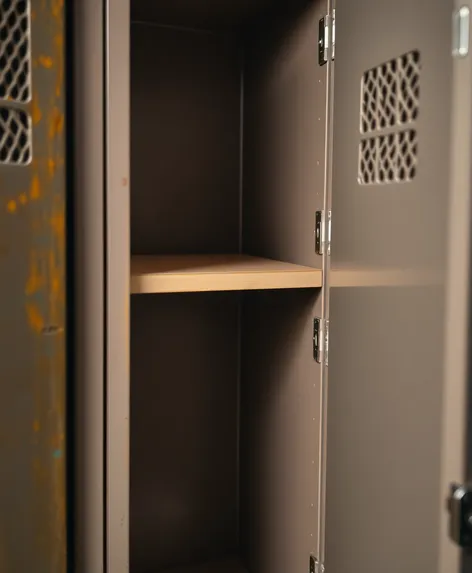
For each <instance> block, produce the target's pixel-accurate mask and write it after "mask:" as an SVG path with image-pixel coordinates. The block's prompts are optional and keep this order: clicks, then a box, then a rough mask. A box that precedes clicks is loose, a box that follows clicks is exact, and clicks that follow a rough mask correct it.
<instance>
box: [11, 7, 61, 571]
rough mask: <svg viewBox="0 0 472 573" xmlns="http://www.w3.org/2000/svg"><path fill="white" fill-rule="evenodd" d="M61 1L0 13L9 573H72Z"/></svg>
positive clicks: (15, 8)
mask: <svg viewBox="0 0 472 573" xmlns="http://www.w3.org/2000/svg"><path fill="white" fill-rule="evenodd" d="M66 42H67V37H66V26H65V9H64V5H63V2H61V1H59V0H47V1H41V0H28V1H26V0H2V2H0V295H1V300H2V306H1V312H0V317H1V318H0V353H1V359H0V460H1V462H0V466H1V470H0V489H1V493H0V570H2V571H5V572H16V571H28V570H29V571H37V572H38V573H39V572H44V573H46V572H50V573H53V572H54V573H64V572H65V570H66V562H67V554H66V547H67V527H66V523H67V519H66V517H67V512H68V511H69V509H70V507H69V503H68V495H67V494H68V488H67V484H66V466H67V465H68V456H69V454H68V451H67V449H66V434H67V433H68V430H69V426H68V420H69V418H68V416H67V410H68V387H67V384H66V380H67V374H66V373H67V368H68V363H67V360H66V355H67V352H66V348H67V345H68V342H69V340H70V338H69V331H68V327H69V318H70V317H69V316H68V313H67V307H66V305H67V304H68V300H69V297H70V290H69V288H68V283H67V275H68V261H69V259H68V256H67V248H68V245H69V236H68V232H67V229H68V222H69V221H68V219H69V215H68V195H67V192H66V157H67V149H66V130H68V129H69V127H68V125H66V121H65V109H66V80H65V76H66V65H65V59H66V48H65V47H66Z"/></svg>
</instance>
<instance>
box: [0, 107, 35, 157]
mask: <svg viewBox="0 0 472 573" xmlns="http://www.w3.org/2000/svg"><path fill="white" fill-rule="evenodd" d="M30 161H31V120H30V118H29V116H28V115H27V114H26V113H25V112H24V111H21V110H18V109H14V108H8V107H0V163H6V164H10V165H27V164H28V163H29V162H30Z"/></svg>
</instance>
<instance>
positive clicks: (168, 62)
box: [131, 24, 241, 254]
mask: <svg viewBox="0 0 472 573" xmlns="http://www.w3.org/2000/svg"><path fill="white" fill-rule="evenodd" d="M240 67H241V57H240V47H239V42H237V41H236V40H234V39H231V38H228V37H227V36H224V35H221V34H212V33H202V32H198V31H187V30H184V31H182V30H175V29H168V28H165V27H160V26H154V25H147V24H133V25H132V26H131V176H132V178H133V190H132V194H131V249H132V252H133V253H134V254H168V253H183V254H188V253H236V252H238V241H239V239H238V237H239V207H238V205H239V155H240V153H239V137H240V122H239V115H240V114H239V111H240ZM157 221H158V222H159V224H156V222H157Z"/></svg>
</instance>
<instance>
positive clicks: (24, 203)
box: [18, 193, 28, 205]
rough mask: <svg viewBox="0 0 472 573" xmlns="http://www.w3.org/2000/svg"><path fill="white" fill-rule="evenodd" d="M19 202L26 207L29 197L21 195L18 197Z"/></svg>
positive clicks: (24, 194)
mask: <svg viewBox="0 0 472 573" xmlns="http://www.w3.org/2000/svg"><path fill="white" fill-rule="evenodd" d="M18 201H19V202H20V203H21V204H22V205H26V203H28V197H27V195H26V193H21V195H20V196H19V197H18Z"/></svg>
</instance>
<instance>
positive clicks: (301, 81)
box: [243, 0, 327, 267]
mask: <svg viewBox="0 0 472 573" xmlns="http://www.w3.org/2000/svg"><path fill="white" fill-rule="evenodd" d="M326 11H327V5H326V2H325V1H322V0H321V1H316V2H307V3H304V5H303V7H302V8H300V6H298V7H297V4H296V3H294V5H292V7H291V9H290V10H289V9H287V10H285V11H284V12H282V13H281V14H279V15H278V16H277V17H276V16H274V17H273V18H272V19H268V20H265V21H264V22H263V23H261V24H260V25H258V26H257V27H254V28H253V30H252V33H251V34H250V35H249V39H248V41H247V45H246V47H245V66H244V133H243V146H244V164H243V181H244V186H243V250H244V251H245V252H250V253H251V254H254V255H260V256H266V257H271V258H276V259H280V260H285V261H289V262H292V263H298V264H301V265H307V266H312V267H316V266H318V267H320V266H321V257H319V256H318V255H316V254H315V249H314V235H313V233H314V228H315V212H316V211H317V210H320V209H322V208H323V196H324V155H325V105H326V70H327V68H326V66H325V67H320V66H318V64H317V61H316V54H315V47H316V46H317V42H318V22H319V20H320V18H322V17H323V16H324V15H325V14H326Z"/></svg>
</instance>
